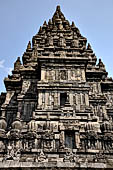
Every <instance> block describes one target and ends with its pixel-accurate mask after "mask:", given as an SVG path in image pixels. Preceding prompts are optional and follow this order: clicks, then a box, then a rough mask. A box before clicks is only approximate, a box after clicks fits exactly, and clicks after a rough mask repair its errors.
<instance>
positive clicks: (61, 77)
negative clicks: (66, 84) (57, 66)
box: [60, 70, 66, 80]
mask: <svg viewBox="0 0 113 170" xmlns="http://www.w3.org/2000/svg"><path fill="white" fill-rule="evenodd" d="M60 79H61V80H66V71H65V70H61V71H60Z"/></svg>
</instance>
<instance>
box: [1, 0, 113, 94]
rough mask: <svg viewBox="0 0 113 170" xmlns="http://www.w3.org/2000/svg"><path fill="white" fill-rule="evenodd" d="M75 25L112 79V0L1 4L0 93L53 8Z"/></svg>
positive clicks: (8, 0)
mask: <svg viewBox="0 0 113 170" xmlns="http://www.w3.org/2000/svg"><path fill="white" fill-rule="evenodd" d="M57 5H60V6H61V11H62V12H63V13H64V15H65V17H66V19H68V20H69V21H70V23H71V22H72V21H74V22H75V25H76V26H77V27H78V28H79V30H80V32H81V34H82V35H83V36H84V37H86V38H87V40H88V42H89V43H90V44H91V46H92V49H93V51H94V53H95V54H96V56H97V59H99V58H101V59H102V61H103V62H104V64H105V66H106V70H107V72H108V76H109V77H113V0H0V92H5V85H4V78H5V77H7V76H8V74H11V70H12V69H13V65H14V62H15V61H16V59H17V57H18V56H20V57H21V59H22V55H23V53H24V52H25V50H26V47H27V44H28V41H29V40H30V41H31V40H32V37H33V36H34V35H35V34H36V33H37V32H38V30H39V27H40V26H41V25H43V22H44V21H45V20H46V21H48V20H49V19H51V18H52V16H53V14H54V12H55V9H56V6H57Z"/></svg>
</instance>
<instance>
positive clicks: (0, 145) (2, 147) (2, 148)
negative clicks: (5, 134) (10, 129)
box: [0, 141, 5, 152]
mask: <svg viewBox="0 0 113 170" xmlns="http://www.w3.org/2000/svg"><path fill="white" fill-rule="evenodd" d="M4 149H5V145H4V143H3V141H0V152H3V151H4Z"/></svg>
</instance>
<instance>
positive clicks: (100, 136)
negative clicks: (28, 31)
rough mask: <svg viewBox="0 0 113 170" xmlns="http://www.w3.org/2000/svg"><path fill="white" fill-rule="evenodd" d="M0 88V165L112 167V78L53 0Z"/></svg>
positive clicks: (14, 166) (74, 167)
mask: <svg viewBox="0 0 113 170" xmlns="http://www.w3.org/2000/svg"><path fill="white" fill-rule="evenodd" d="M22 61H23V62H21V61H20V57H18V59H17V61H16V62H15V63H14V70H13V71H12V75H9V76H8V77H7V78H5V80H4V82H5V86H6V89H7V93H6V94H5V93H2V94H1V96H0V115H1V116H0V168H1V169H5V168H6V169H8V168H21V169H24V168H28V167H29V168H30V169H32V168H33V169H40V168H41V169H87V168H88V169H112V167H113V120H112V118H113V80H112V78H109V77H108V76H107V74H108V73H107V72H106V69H105V65H104V64H103V62H102V61H101V59H99V63H98V64H97V63H96V61H97V58H96V56H95V54H94V53H93V50H92V47H91V45H90V44H89V43H88V45H87V39H86V38H85V37H83V36H82V35H81V34H80V31H79V30H78V28H77V27H76V26H75V24H74V22H72V24H70V23H69V21H68V20H66V19H65V17H64V15H63V13H62V12H61V10H60V7H59V6H57V9H56V11H55V13H54V15H53V18H52V19H51V20H49V22H48V23H46V22H44V24H43V26H42V27H40V30H39V32H38V33H37V34H36V35H35V36H34V37H33V39H32V43H31V42H29V43H28V45H27V49H26V52H25V53H24V54H23V56H22Z"/></svg>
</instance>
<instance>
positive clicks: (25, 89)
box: [22, 81, 31, 94]
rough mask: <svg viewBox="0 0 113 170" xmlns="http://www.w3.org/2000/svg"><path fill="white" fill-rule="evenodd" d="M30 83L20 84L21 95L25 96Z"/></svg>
mask: <svg viewBox="0 0 113 170" xmlns="http://www.w3.org/2000/svg"><path fill="white" fill-rule="evenodd" d="M30 85H31V82H30V81H23V84H22V94H25V93H26V92H27V91H28V90H29V88H30Z"/></svg>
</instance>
